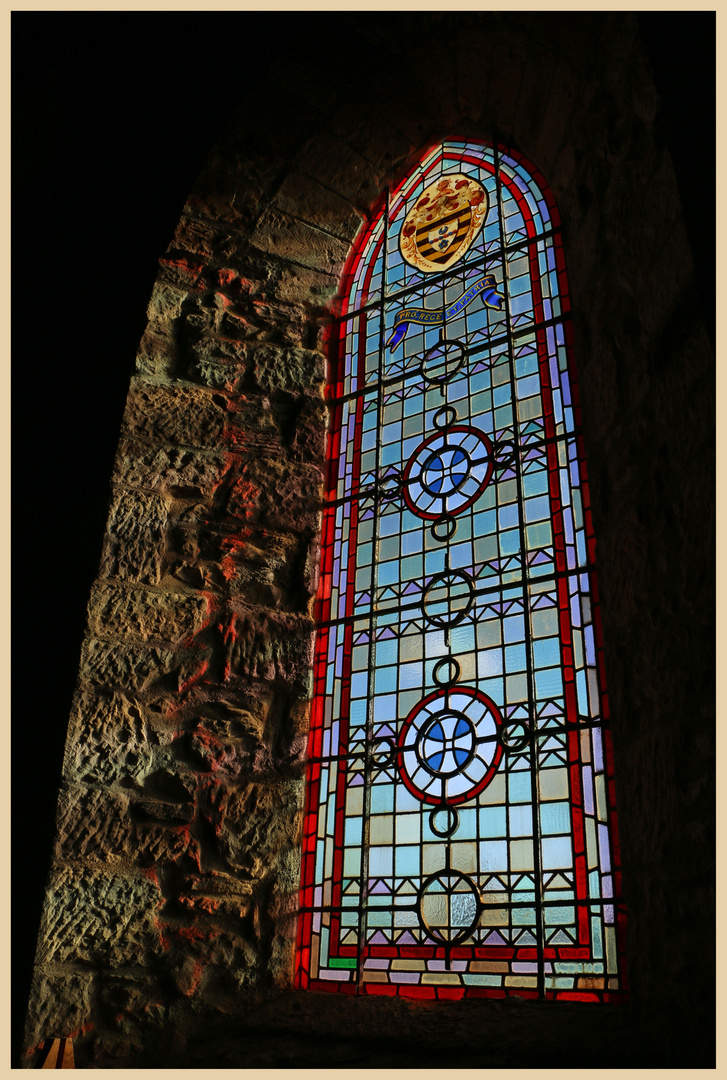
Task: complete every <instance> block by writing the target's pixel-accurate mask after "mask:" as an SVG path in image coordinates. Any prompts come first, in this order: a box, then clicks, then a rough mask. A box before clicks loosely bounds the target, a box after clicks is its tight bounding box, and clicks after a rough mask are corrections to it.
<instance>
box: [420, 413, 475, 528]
mask: <svg viewBox="0 0 727 1080" xmlns="http://www.w3.org/2000/svg"><path fill="white" fill-rule="evenodd" d="M493 467H494V455H493V449H492V443H491V442H490V440H489V439H488V438H487V436H486V435H484V434H483V433H482V432H481V431H478V430H477V428H471V427H464V426H462V425H457V426H455V427H451V428H448V429H447V430H446V431H443V432H435V434H434V435H430V436H429V438H428V439H425V440H424V442H423V443H420V444H419V446H418V447H417V448H416V450H415V451H414V453H413V454H412V456H411V457H410V458H409V460H408V462H407V464H406V468H405V469H404V475H403V485H404V499H405V501H406V504H407V506H408V507H409V509H410V510H411V511H412V512H413V513H414V514H416V515H417V517H421V518H428V519H437V518H440V517H441V516H442V515H443V514H448V515H449V516H450V517H455V516H456V515H457V514H461V513H462V512H463V511H464V510H467V509H468V508H469V507H470V506H472V504H473V503H474V502H475V501H476V500H477V499H479V497H480V495H481V494H482V492H483V491H484V490H485V488H486V487H487V485H488V484H489V482H490V478H491V476H492V471H493Z"/></svg>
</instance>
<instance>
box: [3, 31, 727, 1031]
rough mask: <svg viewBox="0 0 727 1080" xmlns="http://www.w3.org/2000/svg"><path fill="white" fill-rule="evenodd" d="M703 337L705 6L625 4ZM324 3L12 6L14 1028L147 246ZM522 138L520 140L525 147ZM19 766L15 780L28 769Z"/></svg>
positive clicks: (163, 233)
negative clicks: (655, 103)
mask: <svg viewBox="0 0 727 1080" xmlns="http://www.w3.org/2000/svg"><path fill="white" fill-rule="evenodd" d="M638 20H639V27H640V32H641V35H642V39H643V42H644V45H645V49H646V52H647V55H648V57H649V61H650V63H651V65H652V68H653V74H654V81H655V83H656V87H657V90H658V91H659V94H660V97H661V103H662V104H661V110H660V114H659V117H658V120H657V140H658V141H661V142H663V143H666V145H667V146H668V147H669V149H670V151H671V154H672V157H673V160H674V164H675V170H676V174H677V180H678V182H679V186H680V191H681V194H682V201H683V204H684V216H685V222H686V226H687V230H688V234H689V238H690V241H691V244H692V249H693V252H694V256H695V262H696V266H697V281H698V285H699V289H700V293H701V296H702V306H703V314H704V316H705V319H706V322H707V325H708V327H709V328H710V332H711V333H712V338H713V340H714V295H715V283H714V274H715V271H714V229H715V225H714V204H715V15H714V13H713V12H697V13H685V12H674V13H671V12H669V13H666V12H657V13H649V14H639V16H638ZM357 47H369V48H370V47H371V46H370V45H367V46H364V45H363V43H362V41H361V39H360V38H357V37H356V34H355V33H354V32H353V31H352V29H351V26H350V24H349V23H347V21H346V19H345V17H344V16H341V15H340V14H339V13H335V12H332V13H317V12H316V13H310V12H301V13H290V12H284V13H280V14H273V13H271V12H263V13H260V12H253V13H242V12H240V13H234V14H222V13H208V14H199V13H191V14H182V13H165V14H159V13H148V14H136V13H135V14H130V13H122V14H120V13H90V14H87V13H68V12H66V13H47V12H43V13H40V12H38V13H19V12H15V13H13V16H12V110H13V126H12V161H13V164H12V193H13V208H12V270H13V279H12V305H13V311H12V314H13V324H12V331H13V337H12V340H13V359H12V435H13V454H12V479H13V489H12V550H13V556H12V570H13V590H12V624H11V625H12V659H11V664H12V669H11V670H12V689H13V696H12V703H13V720H12V729H11V740H12V743H11V750H12V776H13V784H12V799H13V822H12V899H13V906H12V963H13V972H12V986H13V1017H12V1019H13V1034H14V1039H15V1040H17V1039H19V1038H20V1037H21V1033H22V1024H23V1017H24V1012H25V1006H26V1002H27V998H28V994H29V989H30V974H31V968H32V962H33V956H34V952H35V945H36V937H37V932H38V925H39V921H40V913H41V906H42V899H43V887H44V884H45V879H46V875H47V872H48V865H49V859H50V849H51V842H52V838H53V830H54V813H55V804H56V799H57V792H58V787H59V781H60V771H61V763H62V756H63V746H64V742H65V734H66V726H67V722H68V715H69V710H70V705H71V699H72V695H73V691H74V687H75V682H76V674H77V669H78V663H79V657H80V651H81V643H82V639H83V634H84V629H85V618H86V603H87V600H88V595H89V592H90V588H91V585H92V582H93V581H94V579H95V577H96V573H97V570H98V563H99V558H100V554H101V540H102V536H103V531H104V525H105V520H106V513H107V507H108V501H109V495H110V488H109V478H110V475H111V469H112V463H113V458H114V453H115V449H116V444H117V441H118V437H119V429H120V424H121V418H122V413H123V409H124V403H125V400H126V393H127V389H128V383H129V378H130V377H131V375H132V373H133V369H134V358H135V354H136V349H137V346H138V343H139V339H140V338H141V335H142V333H143V331H144V328H145V325H146V314H145V312H146V306H147V303H148V301H149V297H150V295H151V290H152V286H153V283H154V279H155V277H156V273H157V269H158V264H157V260H158V258H159V256H160V255H161V254H162V253H163V252H164V250H165V248H166V247H167V245H168V244H169V242H170V240H171V238H172V235H173V233H174V229H175V226H176V224H177V221H178V219H179V216H180V213H181V210H182V206H183V204H184V201H185V199H186V197H187V196H188V194H189V192H190V190H191V188H192V186H193V184H194V182H195V179H196V177H197V175H198V173H199V172H200V170H201V169H202V166H203V165H204V162H205V158H206V157H207V155H208V154H209V151H210V149H211V147H212V145H213V143H214V141H215V139H216V138H217V136H218V135H219V134H220V132H221V130H222V127H223V125H224V124H225V122H226V120H227V119H228V117H229V116H230V115H231V113H232V112H233V110H234V109H235V108H236V107H237V106H238V105H239V103H240V102H241V100H242V98H243V97H244V94H245V92H246V91H247V90H248V89H249V88H250V87H251V86H252V85H254V84H255V82H257V81H258V80H259V79H260V78H261V77H262V76H263V74H264V72H265V70H266V68H267V65H268V63H269V61H270V59H272V58H273V56H275V57H278V58H279V57H281V56H282V57H285V56H287V55H290V56H293V55H295V57H296V59H298V60H302V61H303V62H305V61H306V60H311V62H316V63H318V64H320V66H321V71H322V73H323V74H322V77H323V78H324V77H325V76H324V71H325V54H326V52H330V51H331V50H335V51H339V50H350V51H352V53H354V54H355V49H356V48H357ZM524 149H525V150H527V148H524ZM31 778H32V790H29V784H30V783H31Z"/></svg>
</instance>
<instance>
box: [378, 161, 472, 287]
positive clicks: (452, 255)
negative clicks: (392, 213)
mask: <svg viewBox="0 0 727 1080" xmlns="http://www.w3.org/2000/svg"><path fill="white" fill-rule="evenodd" d="M487 208H488V207H487V194H486V192H485V189H484V188H483V187H482V185H481V184H479V183H478V182H477V181H476V180H474V179H472V177H469V176H464V175H463V174H462V173H455V174H454V175H452V176H447V177H445V178H444V179H442V180H437V181H436V182H435V183H433V184H430V185H429V187H428V188H425V189H424V191H423V192H422V194H421V195H420V197H419V198H418V199H417V201H416V204H415V206H413V207H412V209H411V210H410V211H409V213H408V214H407V216H406V218H405V220H404V224H403V227H402V230H401V239H400V247H401V253H402V255H403V256H404V258H405V259H406V261H407V262H408V263H409V264H410V265H411V266H415V267H417V268H418V269H419V270H423V271H424V272H425V273H432V272H435V271H437V270H446V269H447V268H448V267H450V266H452V264H453V263H455V262H457V260H458V259H461V258H462V256H463V255H464V254H465V252H466V251H467V249H468V248H469V246H470V244H471V243H472V241H473V240H474V238H475V237H476V236H477V233H478V232H479V231H480V229H481V228H482V223H483V221H484V220H485V218H486V216H487Z"/></svg>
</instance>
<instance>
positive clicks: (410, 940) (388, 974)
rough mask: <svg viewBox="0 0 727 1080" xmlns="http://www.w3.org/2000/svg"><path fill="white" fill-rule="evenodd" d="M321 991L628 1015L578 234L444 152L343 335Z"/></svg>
mask: <svg viewBox="0 0 727 1080" xmlns="http://www.w3.org/2000/svg"><path fill="white" fill-rule="evenodd" d="M334 339H335V340H334V354H333V356H332V379H331V383H330V386H329V389H328V393H329V404H330V412H331V428H330V435H329V451H328V460H329V476H328V481H327V491H326V505H325V510H324V520H323V539H322V564H321V578H320V589H319V594H318V600H317V605H318V632H317V644H316V652H315V668H314V684H315V685H314V702H313V711H312V719H311V731H310V739H309V747H308V777H307V795H306V807H305V822H304V837H303V858H302V884H301V892H300V911H301V914H300V923H299V939H298V950H297V968H296V985H297V986H299V987H301V988H310V989H319V990H328V991H335V992H339V993H341V992H342V993H368V994H372V993H377V994H403V995H407V996H410V997H419V998H452V997H462V996H492V997H502V996H505V995H508V994H517V995H520V996H523V997H533V998H534V997H541V998H543V997H545V998H561V999H566V1000H578V1001H609V1000H619V999H621V998H622V996H623V992H624V966H623V938H624V926H625V911H624V906H623V902H622V899H621V881H620V877H621V875H620V869H619V856H618V843H617V831H616V818H615V810H614V788H613V784H614V781H613V761H612V753H611V740H610V733H609V725H608V701H607V696H606V692H605V682H604V666H603V646H602V640H601V630H600V624H599V612H598V590H597V585H596V577H595V568H594V554H595V541H594V536H593V529H592V525H591V514H590V510H589V494H588V481H587V472H586V464H585V459H584V454H583V443H582V438H581V433H580V416H579V409H578V397H577V389H576V382H575V375H574V366H573V359H572V355H571V353H572V328H571V322H570V302H569V295H568V289H567V283H566V277H565V270H564V256H563V246H562V240H561V233H560V220H559V216H558V212H557V208H556V206H555V203H554V200H553V198H552V196H551V195H550V193H549V191H548V189H547V186H546V184H545V182H544V180H543V178H542V177H541V176H540V175H539V173H538V171H537V169H535V168H533V166H532V165H530V164H528V163H527V162H526V160H525V159H524V158H523V157H522V156H521V155H520V154H519V153H516V152H515V151H513V150H507V149H505V148H504V147H500V146H495V147H492V146H488V145H483V144H481V143H473V142H446V143H444V144H443V145H441V146H438V147H436V148H435V149H433V150H432V151H431V152H429V153H428V154H427V155H426V156H425V157H424V159H423V160H422V161H421V162H420V163H419V164H418V165H417V167H416V168H415V169H414V170H413V171H412V172H411V173H410V174H409V175H408V176H407V177H406V178H405V179H404V180H403V181H402V183H401V184H400V185H399V186H398V187H397V188H396V190H395V191H393V192H389V193H387V196H386V199H385V200H382V204H381V207H380V211H379V212H378V214H377V215H375V216H374V218H373V219H372V221H371V222H370V224H369V226H368V228H367V229H366V231H365V234H364V235H363V236H362V237H361V238H360V240H359V241H358V242H357V244H356V246H355V249H354V251H353V252H352V255H351V258H350V260H349V263H348V265H347V268H346V273H345V276H344V287H343V291H342V294H341V302H340V311H339V312H338V314H337V329H336V334H334Z"/></svg>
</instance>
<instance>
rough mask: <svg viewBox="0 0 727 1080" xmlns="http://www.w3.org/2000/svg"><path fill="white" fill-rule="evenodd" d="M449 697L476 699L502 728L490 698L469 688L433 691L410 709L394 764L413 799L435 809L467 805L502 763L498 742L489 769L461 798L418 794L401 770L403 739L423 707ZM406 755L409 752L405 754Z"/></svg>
mask: <svg viewBox="0 0 727 1080" xmlns="http://www.w3.org/2000/svg"><path fill="white" fill-rule="evenodd" d="M450 694H465V695H467V696H469V697H473V698H477V700H478V701H481V702H482V703H483V705H485V706H486V707H487V708H488V709H489V711H490V712H491V714H492V718H493V720H494V721H495V725H496V727H498V728H500V727H502V716H501V715H500V710H499V709H498V707H497V705H495V703H494V701H493V700H492V699H491V698H488V696H487V695H486V694H483V693H482V691H481V690H475V688H474V687H472V686H462V687H451V688H450V689H449V690H435V691H434V692H433V693H432V694H428V695H427V696H426V697H425V698H422V700H421V701H419V702H417V704H416V705H415V706H414V708H413V709H412V710H411V712H410V713H409V715H408V716H407V718H406V720H405V721H404V723H403V725H402V728H401V731H400V732H399V738H398V740H397V751H396V765H397V768H398V770H399V775H400V776H401V778H402V780H403V781H404V786H405V787H406V789H407V790H408V791H409V792H411V794H412V795H414V797H415V798H417V799H419V800H420V801H421V802H424V803H430V804H432V805H434V806H441V805H442V804H443V803H446V804H447V805H448V806H457V804H458V803H463V802H467V801H468V800H469V799H474V798H475V796H476V795H479V794H480V792H481V791H484V790H485V788H486V787H487V785H488V784H489V783H490V781H491V780H492V778H493V777H494V775H495V773H496V772H497V769H498V766H499V764H500V761H501V760H502V755H503V749H502V744H501V743H499V742H498V743H496V744H495V756H494V757H493V759H492V762H491V763H490V767H489V769H488V770H487V772H486V773H485V775H484V776H483V777H482V779H481V780H480V781H479V783H478V784H476V785H475V787H473V788H471V789H470V790H469V791H464V792H462V794H461V795H455V796H454V798H452V799H442V798H440V797H439V796H432V795H425V794H424V792H423V791H420V790H419V788H418V787H416V786H415V785H414V783H413V782H412V780H411V778H410V777H409V776H408V774H407V771H406V769H405V768H404V753H405V750H404V740H405V739H406V736H407V733H408V731H409V728H410V727H411V725H412V724H413V723H414V720H415V719H416V717H417V716H418V714H419V713H420V712H421V711H422V709H423V708H424V706H425V705H429V704H430V703H431V702H432V701H437V700H438V699H441V698H447V697H449V695H450ZM406 752H408V751H406Z"/></svg>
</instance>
